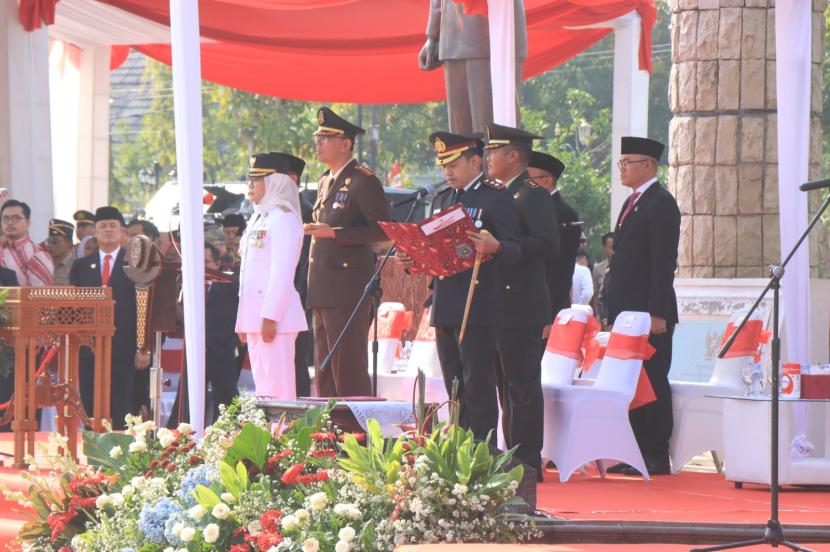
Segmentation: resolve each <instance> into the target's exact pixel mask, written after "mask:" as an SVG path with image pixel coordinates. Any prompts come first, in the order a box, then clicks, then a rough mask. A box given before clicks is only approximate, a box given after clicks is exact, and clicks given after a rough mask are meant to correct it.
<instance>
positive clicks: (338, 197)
mask: <svg viewBox="0 0 830 552" xmlns="http://www.w3.org/2000/svg"><path fill="white" fill-rule="evenodd" d="M348 199H349V192H348V190H343V191H340V192H337V194H335V196H334V205H333V207H334V208H335V209H342V208H343V207H345V206H346V200H348Z"/></svg>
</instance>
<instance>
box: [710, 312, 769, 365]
mask: <svg viewBox="0 0 830 552" xmlns="http://www.w3.org/2000/svg"><path fill="white" fill-rule="evenodd" d="M735 328H736V326H735V324H733V323H732V322H730V323H729V324H728V325H727V326H726V330H725V331H724V332H723V339H721V342H720V346H721V347H723V344H724V343H726V342H727V341H729V338H730V337H732V334H733V333H735ZM769 336H770V334H769V332H768V331H766V330H764V325H763V323H762V322H761V321H760V320H749V321H748V322H747V323H746V324H745V325H744V327H743V328H742V329H741V333H739V334H738V336H737V337H736V338H735V341H733V342H732V346H731V347H729V350H728V351H727V352H726V354H725V355H724V356H723V358H735V357H740V356H753V355H755V352H756V351H757V350H758V346H759V345H761V344H762V343H766V342H767V341H769Z"/></svg>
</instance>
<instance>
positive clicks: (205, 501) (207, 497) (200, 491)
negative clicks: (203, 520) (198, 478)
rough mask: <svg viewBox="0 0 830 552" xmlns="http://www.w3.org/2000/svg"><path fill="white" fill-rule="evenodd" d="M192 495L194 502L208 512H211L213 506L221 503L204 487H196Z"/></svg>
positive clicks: (214, 494)
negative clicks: (194, 498)
mask: <svg viewBox="0 0 830 552" xmlns="http://www.w3.org/2000/svg"><path fill="white" fill-rule="evenodd" d="M193 495H194V496H195V497H196V501H197V502H198V503H199V504H201V506H202V508H204V509H205V510H207V511H208V512H209V511H211V510H212V509H213V507H214V506H216V505H217V504H219V503H220V502H222V501H221V500H220V499H219V497H218V496H216V493H215V492H213V491H212V490H210V489H208V488H207V487H205V486H204V485H197V486H196V490H195V491H193Z"/></svg>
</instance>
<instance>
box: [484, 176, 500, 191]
mask: <svg viewBox="0 0 830 552" xmlns="http://www.w3.org/2000/svg"><path fill="white" fill-rule="evenodd" d="M482 182H483V183H484V185H485V186H488V187H490V188H494V189H496V190H501V189H502V188H504V184H502V183H501V182H499V181H498V180H492V179H490V178H484V179H482Z"/></svg>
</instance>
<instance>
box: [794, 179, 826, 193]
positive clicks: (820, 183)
mask: <svg viewBox="0 0 830 552" xmlns="http://www.w3.org/2000/svg"><path fill="white" fill-rule="evenodd" d="M821 188H830V178H825V179H824V180H812V181H810V182H805V183H804V184H802V185H801V186H799V187H798V189H799V190H801V191H802V192H809V191H811V190H820V189H821Z"/></svg>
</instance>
